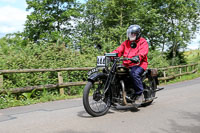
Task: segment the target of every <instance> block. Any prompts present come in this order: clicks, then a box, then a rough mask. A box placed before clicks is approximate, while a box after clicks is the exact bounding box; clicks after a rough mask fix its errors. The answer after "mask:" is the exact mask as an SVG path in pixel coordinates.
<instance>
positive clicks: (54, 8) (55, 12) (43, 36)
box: [24, 0, 79, 42]
mask: <svg viewBox="0 0 200 133" xmlns="http://www.w3.org/2000/svg"><path fill="white" fill-rule="evenodd" d="M26 2H27V4H28V7H27V10H32V12H31V14H30V15H28V16H27V21H26V24H25V31H24V36H25V37H26V38H28V39H29V40H31V41H34V42H37V41H39V40H46V41H52V42H55V41H57V39H58V38H59V37H62V36H65V38H69V35H70V33H71V29H72V28H73V24H72V23H71V22H70V21H71V20H75V18H76V17H78V16H79V8H78V7H79V4H78V3H77V2H76V1H75V0H65V1H63V0H54V1H52V0H43V1H41V0H26ZM66 35H68V36H66Z"/></svg>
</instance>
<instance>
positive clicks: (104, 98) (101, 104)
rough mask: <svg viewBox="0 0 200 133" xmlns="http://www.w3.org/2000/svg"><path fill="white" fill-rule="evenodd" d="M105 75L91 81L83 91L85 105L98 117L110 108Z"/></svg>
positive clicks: (87, 109)
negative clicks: (105, 92) (105, 89)
mask: <svg viewBox="0 0 200 133" xmlns="http://www.w3.org/2000/svg"><path fill="white" fill-rule="evenodd" d="M105 82H106V78H105V77H99V78H98V79H97V80H96V82H91V81H89V82H88V83H87V84H86V86H85V88H84V92H83V105H84V108H85V110H86V112H87V113H88V114H90V115H91V116H94V117H97V116H102V115H105V114H106V113H107V112H108V110H109V108H110V99H109V96H108V94H105V95H104V90H103V89H104V85H105Z"/></svg>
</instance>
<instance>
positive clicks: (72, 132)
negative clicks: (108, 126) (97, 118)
mask: <svg viewBox="0 0 200 133" xmlns="http://www.w3.org/2000/svg"><path fill="white" fill-rule="evenodd" d="M58 133H105V132H99V131H91V132H82V131H80V132H79V131H72V130H66V131H61V132H58Z"/></svg>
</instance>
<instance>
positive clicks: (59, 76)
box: [58, 72, 64, 95]
mask: <svg viewBox="0 0 200 133" xmlns="http://www.w3.org/2000/svg"><path fill="white" fill-rule="evenodd" d="M58 83H59V84H62V83H63V77H62V73H61V72H58ZM59 91H60V95H64V88H60V89H59Z"/></svg>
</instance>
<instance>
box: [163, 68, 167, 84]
mask: <svg viewBox="0 0 200 133" xmlns="http://www.w3.org/2000/svg"><path fill="white" fill-rule="evenodd" d="M163 75H164V78H165V77H166V72H165V70H164V71H163ZM166 83H167V80H165V84H166Z"/></svg>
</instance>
